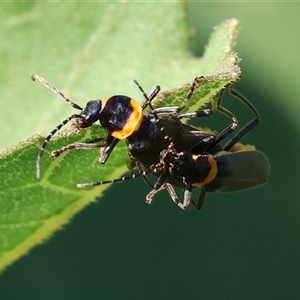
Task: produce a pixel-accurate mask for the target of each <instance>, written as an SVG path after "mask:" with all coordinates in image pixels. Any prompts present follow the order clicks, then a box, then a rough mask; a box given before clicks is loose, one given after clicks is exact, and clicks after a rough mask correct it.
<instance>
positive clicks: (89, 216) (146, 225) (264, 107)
mask: <svg viewBox="0 0 300 300" xmlns="http://www.w3.org/2000/svg"><path fill="white" fill-rule="evenodd" d="M6 5H7V6H6ZM9 5H10V4H2V6H3V11H2V13H1V14H2V15H0V17H1V20H2V26H1V28H2V29H1V31H2V32H1V36H2V38H1V41H2V46H1V48H2V50H1V66H2V68H1V73H2V74H1V75H2V76H1V79H0V86H1V90H2V92H1V91H0V93H1V98H2V99H1V104H0V105H1V110H2V112H5V113H3V116H2V117H1V118H2V119H1V123H2V129H3V130H2V132H1V135H2V137H1V144H0V145H1V147H0V148H1V149H4V148H5V147H7V146H11V145H14V144H15V143H17V142H18V141H20V140H22V139H26V138H28V137H30V136H31V135H32V134H34V133H35V132H36V131H38V130H42V129H40V128H41V127H42V124H41V123H40V122H39V121H38V120H39V119H40V116H38V117H35V118H34V120H32V114H31V115H30V117H29V116H28V115H29V114H30V112H31V111H32V110H34V109H35V106H43V105H44V110H46V114H45V115H43V116H42V118H43V119H44V118H45V119H46V121H47V122H48V121H49V120H50V121H49V122H48V125H47V126H49V127H47V128H45V129H43V130H45V131H44V132H42V134H46V133H48V132H49V131H50V130H51V129H52V128H54V126H55V125H57V120H61V119H63V117H64V116H66V115H68V112H70V109H68V107H66V106H65V107H64V106H63V105H62V104H61V102H60V101H57V102H58V103H57V106H55V107H54V108H51V109H49V110H48V111H47V101H44V100H43V99H44V98H47V96H49V99H51V101H52V99H54V97H52V98H50V97H51V96H52V95H48V94H49V93H48V91H45V90H43V88H42V87H41V88H38V87H37V86H36V85H34V84H32V83H31V81H30V75H31V74H32V73H34V72H37V73H40V74H41V75H44V76H45V77H47V76H46V74H47V73H48V72H49V73H50V72H51V74H52V76H54V74H56V75H57V76H56V77H53V78H52V79H51V78H48V79H49V80H50V81H52V82H53V79H55V80H54V81H56V82H60V86H59V88H60V89H61V90H62V91H64V92H65V93H66V94H67V95H69V96H70V97H71V98H72V99H73V97H72V93H73V91H72V90H71V88H70V87H72V83H73V82H76V81H75V79H74V77H76V66H72V68H73V69H72V68H71V66H70V64H71V62H72V61H71V59H70V57H72V56H73V54H72V53H70V49H72V45H71V46H70V45H68V46H69V47H68V51H66V50H65V48H64V39H63V38H61V39H57V38H56V37H55V38H53V41H55V42H57V41H59V43H57V44H54V45H53V41H52V40H51V39H49V40H48V43H43V44H40V43H38V41H39V38H42V35H43V34H44V32H43V28H41V30H40V31H35V32H34V35H32V36H31V35H29V36H22V34H19V32H18V31H20V32H21V33H22V30H24V29H22V28H24V27H26V26H29V25H28V24H27V21H28V20H29V19H32V18H33V19H34V18H35V16H36V14H35V11H36V10H37V7H39V8H40V7H41V6H43V5H44V4H43V3H35V2H31V3H16V4H11V5H10V6H9ZM52 5H53V10H54V9H55V10H57V11H60V5H62V4H61V3H52ZM72 5H78V13H77V14H75V15H74V18H81V19H82V21H83V22H86V23H87V26H90V25H91V24H94V23H96V22H97V18H99V19H101V18H102V17H105V16H101V14H99V15H95V18H94V19H91V17H90V15H85V13H86V11H88V10H91V9H93V10H95V8H97V9H98V11H101V5H104V4H103V3H93V4H92V3H84V4H79V3H78V4H72ZM119 5H130V4H124V3H122V4H121V3H120V4H119ZM139 5H144V4H142V3H140V4H139ZM168 5H170V13H172V9H171V7H173V5H176V4H174V3H169V4H168ZM4 8H5V9H4ZM49 8H51V6H50V7H49V5H48V7H47V9H49ZM63 9H66V6H64V7H62V9H61V11H62V13H63V12H64V11H63ZM299 10H300V4H299V3H271V2H269V3H268V2H264V3H257V2H253V3H251V2H247V3H246V2H245V3H243V2H239V3H236V2H234V3H228V2H223V3H222V2H219V3H213V2H212V3H206V2H205V3H194V2H193V3H192V2H191V3H188V4H187V12H186V13H187V16H188V18H189V24H188V25H189V28H192V29H193V33H194V37H193V39H192V42H191V45H190V48H191V51H192V52H193V53H194V54H195V55H198V56H200V55H201V54H202V52H203V51H204V46H205V44H206V43H207V41H208V38H209V35H210V34H211V32H212V28H213V27H214V26H215V25H217V24H219V23H221V22H222V21H224V20H225V19H228V18H237V19H238V20H240V21H241V25H242V30H241V32H240V35H239V37H238V42H237V46H236V51H237V52H238V54H239V56H240V57H241V58H242V59H243V60H242V62H241V67H242V72H243V78H242V80H241V81H240V82H239V83H237V84H236V85H235V88H236V89H238V91H240V92H241V93H243V94H244V95H245V96H247V98H248V99H250V100H251V101H252V103H253V104H254V105H255V106H256V108H257V109H258V111H259V112H260V115H261V120H262V121H261V124H260V125H259V128H257V129H256V130H254V131H253V132H252V133H251V134H249V135H248V136H247V137H246V138H245V139H244V140H243V142H245V143H250V144H252V143H253V144H255V145H256V147H257V148H258V149H260V150H262V151H263V152H264V153H266V154H267V155H268V157H269V159H270V163H271V175H270V178H269V183H268V184H267V185H265V186H263V187H260V188H258V189H254V190H249V191H244V192H240V193H234V194H211V195H208V197H207V201H206V204H205V207H204V209H203V211H201V212H197V211H195V210H194V209H192V208H191V209H190V210H188V211H186V212H183V211H181V210H180V209H178V208H177V207H176V206H175V205H174V204H173V203H172V202H171V201H170V199H169V198H168V195H167V193H165V192H162V193H160V194H159V195H158V196H157V197H156V198H155V202H154V203H153V204H152V205H150V206H149V205H146V204H145V203H144V197H145V194H146V193H147V191H148V187H147V186H146V185H144V184H143V183H142V182H141V181H140V180H135V181H129V182H126V183H123V184H116V185H114V186H113V187H112V188H111V189H109V191H108V192H107V193H106V195H105V197H104V198H103V199H101V201H98V202H96V203H94V204H92V205H90V206H88V207H87V208H86V209H84V210H83V211H82V212H81V213H80V214H78V215H77V216H76V217H75V218H74V219H73V220H72V222H71V224H69V225H67V226H65V228H64V230H61V231H60V232H58V233H56V234H55V235H54V236H53V237H52V238H50V239H49V240H48V241H47V242H45V243H44V244H43V245H41V246H38V247H36V248H35V249H33V250H32V251H31V252H30V253H29V255H27V256H25V257H23V258H21V259H20V260H19V261H17V262H16V263H15V264H14V265H12V266H11V267H9V268H8V269H7V270H6V271H4V273H3V274H1V275H0V298H1V299H25V298H27V299H33V298H35V299H58V298H60V299H62V298H63V299H79V298H80V299H96V298H98V299H105V298H106V299H108V298H110V299H111V298H128V299H129V298H130V299H142V298H143V299H146V298H147V299H151V298H152V299H153V298H157V299H159V298H170V299H171V298H172V299H191V298H194V299H204V298H205V299H216V298H223V299H224V298H230V299H238V298H239V299H242V298H244V299H246V298H247V299H250V298H251V299H267V298H268V299H271V298H281V299H283V298H285V299H287V298H289V299H299V298H300V259H299V249H300V218H299V216H300V205H299V203H300V202H299V196H298V188H297V186H298V180H299V177H300V176H299V175H300V174H299V173H300V171H299V164H300V158H299V156H298V155H299V149H300V147H299V144H300V141H299V137H300V136H299V127H300V126H299V124H300V122H299V116H300V103H299V96H298V95H299V92H298V89H299V87H298V86H299V84H298V78H299V75H298V72H299V71H298V69H299V65H300V64H299V61H300V59H299V54H298V52H299V46H300V37H299V33H298V31H299V25H300V20H299ZM9 13H11V16H10V15H9ZM51 13H53V12H52V11H50V10H48V11H45V15H44V18H46V19H47V16H48V14H49V15H50V14H51ZM119 14H120V15H118V16H116V20H115V21H116V22H117V21H118V18H121V17H122V11H121V12H119ZM145 17H146V16H145ZM22 18H23V19H22ZM26 18H27V19H26ZM166 18H167V16H166ZM50 20H51V22H53V19H50ZM37 21H38V20H37ZM18 22H20V24H19V23H18ZM49 22H50V21H49ZM57 22H58V24H59V25H60V26H63V24H60V23H59V22H60V18H59V15H58V18H57ZM151 22H159V19H158V20H155V19H154V20H151ZM37 24H39V23H38V22H37ZM55 25H57V24H54V23H51V24H48V27H49V28H50V27H51V26H55ZM65 25H66V26H67V25H68V24H65ZM149 26H151V23H149ZM174 26H176V24H174ZM11 28H15V29H14V30H16V31H15V33H16V34H15V35H11V32H13V30H12V29H11ZM49 30H50V29H49ZM62 30H63V29H62V28H61V27H59V26H58V27H57V29H56V34H57V36H59V35H60V34H62V32H61V31H62ZM73 30H74V32H73V33H72V32H70V34H73V35H74V37H76V39H75V38H74V41H73V43H74V48H76V47H77V44H80V28H73ZM105 30H106V28H105V26H104V27H103V28H100V29H99V31H100V32H103V33H105ZM45 31H47V29H45ZM24 32H25V31H24ZM8 33H10V34H8ZM45 34H46V33H45ZM16 38H18V39H19V40H18V41H16V40H15V39H16ZM149 39H150V40H151V37H149ZM25 40H27V42H26V46H27V45H28V44H29V43H28V40H29V41H30V42H31V43H32V49H26V50H27V51H26V55H24V53H23V52H22V51H24V49H23V48H22V44H23V43H25V42H24V41H25ZM160 42H162V41H153V44H155V43H160ZM69 43H70V42H69ZM10 44H11V46H10ZM7 45H8V46H7ZM16 45H19V46H18V47H16ZM27 47H28V46H27ZM130 47H138V45H128V44H125V45H124V48H125V50H126V51H128V55H130ZM48 48H49V49H50V50H49V51H50V53H51V55H50V56H45V53H46V52H45V51H46V50H47V49H48ZM7 49H8V50H7ZM93 50H95V49H93ZM107 51H111V52H113V49H108V50H107ZM144 51H145V56H146V57H147V48H145V49H144ZM86 54H87V55H85V56H83V58H80V57H79V58H78V59H79V60H80V59H81V60H83V59H86V60H87V61H85V63H86V64H88V65H91V66H92V67H93V69H94V73H86V74H85V73H84V72H83V74H82V75H81V76H82V78H83V77H84V80H85V81H83V82H82V85H83V86H84V85H85V84H86V85H87V86H88V83H89V81H93V80H95V79H96V80H98V85H99V90H100V94H101V95H105V92H106V86H107V85H108V83H106V82H105V75H106V73H107V72H115V73H116V79H115V81H116V82H113V83H112V84H117V82H119V81H122V75H123V73H122V72H123V71H122V61H118V62H115V63H117V64H118V65H119V69H117V68H116V67H115V66H114V65H112V66H111V68H109V69H107V68H106V69H105V68H103V67H102V66H101V64H100V61H101V57H100V58H99V62H98V61H97V62H96V63H95V62H94V61H90V60H88V58H86V57H89V55H88V54H89V53H86ZM135 59H136V61H137V63H138V62H139V63H143V61H142V62H140V61H139V58H135ZM170 59H171V58H170ZM21 60H23V61H21ZM116 60H117V58H116ZM98 63H99V65H98ZM158 67H159V66H157V65H156V66H155V67H154V68H155V69H154V70H152V69H151V70H149V72H148V76H149V77H148V78H147V79H146V84H148V85H149V87H151V86H152V85H154V84H160V81H159V80H160V77H159V75H157V73H158V72H159V68H158ZM171 68H172V66H170V71H171V72H172V69H171ZM62 72H64V75H61V74H62ZM68 72H69V73H70V76H68V75H67V74H68ZM72 72H73V73H72ZM119 72H120V73H119ZM152 72H153V74H154V76H153V77H154V79H153V78H152ZM45 73H46V74H45ZM131 73H132V74H130V76H131V77H132V78H137V79H140V78H139V77H138V75H137V76H136V74H135V69H134V65H133V66H132V69H131ZM74 74H75V75H74ZM170 74H172V73H170ZM83 75H84V76H83ZM127 75H128V74H127ZM198 75H201V74H198ZM64 76H68V77H67V78H65V77H64ZM142 79H143V80H144V78H142ZM190 79H191V78H190ZM168 80H169V81H168ZM168 80H166V81H164V79H162V85H164V86H167V85H171V84H172V76H170V78H169V79H168ZM158 81H159V82H158ZM184 82H186V78H184V79H183V82H181V83H184ZM53 83H54V82H53ZM176 84H178V82H176V83H174V86H176ZM64 85H66V86H67V87H68V89H67V90H65V89H64ZM102 85H103V87H102ZM22 87H24V90H25V91H26V94H24V92H23V91H24V90H23V89H22ZM75 87H76V85H75V86H74V87H73V88H75ZM129 87H130V88H131V83H129ZM169 87H173V86H169ZM80 88H81V87H80ZM125 88H126V90H127V86H125ZM125 88H124V89H125ZM17 89H20V90H21V91H22V94H20V95H18V94H16V92H18V91H17ZM134 89H135V87H134V86H133V90H134ZM32 90H38V94H39V95H40V98H39V99H35V98H34V97H33V95H35V97H36V95H37V94H33V93H34V92H33V91H32ZM99 90H98V91H97V90H92V91H91V90H89V89H87V90H85V91H84V89H81V92H82V94H81V95H79V96H80V97H81V98H82V99H86V98H87V97H88V99H93V98H97V97H99ZM135 92H136V91H135V90H134V92H133V93H135ZM31 93H32V94H31ZM136 93H137V92H136ZM70 94H71V95H70ZM128 94H129V92H128ZM15 95H18V97H17V98H14V97H15ZM77 99H79V98H78V94H77ZM20 101H21V102H26V108H27V109H26V110H25V111H24V106H23V107H22V110H20V111H19V110H18V102H20ZM49 101H50V100H49ZM74 101H76V102H77V100H74ZM81 104H84V100H83V102H81ZM62 107H63V108H62ZM226 107H228V108H230V109H231V110H232V111H234V113H235V114H236V115H238V118H239V119H241V120H243V118H246V119H247V118H249V114H248V112H247V111H245V109H244V108H243V107H240V106H239V105H237V104H236V102H235V101H228V102H226ZM59 114H61V115H59ZM54 115H55V118H53V119H54V120H53V124H52V123H51V122H52V117H53V116H54ZM250 117H251V116H250ZM205 121H206V120H205ZM28 124H30V125H28ZM30 126H31V127H30ZM205 126H208V127H212V128H214V129H215V128H216V124H215V121H214V120H207V123H205ZM25 132H26V133H25ZM24 135H25V136H24ZM0 217H1V216H0Z"/></svg>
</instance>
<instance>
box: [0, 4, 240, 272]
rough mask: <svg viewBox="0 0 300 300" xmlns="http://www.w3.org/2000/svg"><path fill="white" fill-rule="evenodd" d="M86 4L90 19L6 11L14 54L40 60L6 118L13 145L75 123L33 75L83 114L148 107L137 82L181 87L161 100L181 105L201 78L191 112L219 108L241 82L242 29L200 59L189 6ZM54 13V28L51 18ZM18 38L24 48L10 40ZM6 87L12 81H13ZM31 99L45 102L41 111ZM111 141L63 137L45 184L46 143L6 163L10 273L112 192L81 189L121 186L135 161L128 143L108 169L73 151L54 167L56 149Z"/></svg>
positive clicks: (60, 9) (22, 149)
mask: <svg viewBox="0 0 300 300" xmlns="http://www.w3.org/2000/svg"><path fill="white" fill-rule="evenodd" d="M56 4H57V3H56ZM84 5H85V7H84V11H85V12H86V14H87V15H84V16H83V15H82V14H79V13H78V11H80V10H81V9H83V8H82V7H81V6H82V4H80V3H59V5H53V3H40V2H39V3H35V4H32V3H31V4H30V5H29V4H28V5H24V6H23V7H22V10H21V11H19V10H17V8H16V6H14V5H12V4H11V5H6V6H4V8H3V9H4V11H6V12H7V13H8V12H9V13H10V14H3V15H2V22H4V24H6V27H7V31H6V32H5V33H2V38H3V39H2V40H8V41H9V42H8V43H11V44H10V45H6V46H5V47H6V48H5V47H4V48H5V49H6V50H7V51H8V49H14V51H20V49H17V48H16V45H17V43H19V42H20V41H23V42H24V43H25V46H24V48H23V49H25V50H28V49H30V51H31V52H30V53H29V51H24V54H22V53H21V54H20V55H19V57H21V58H22V60H23V61H24V62H25V63H24V64H21V63H20V65H22V67H21V69H20V74H21V76H24V77H25V78H27V77H28V82H27V81H26V84H25V83H23V84H25V85H26V89H27V85H28V86H30V93H28V91H27V90H26V89H24V87H23V89H22V82H21V83H19V82H16V83H15V86H14V89H12V90H11V93H12V97H13V98H14V99H22V101H21V103H20V105H15V103H14V102H13V101H10V103H7V104H9V105H11V110H9V109H6V110H4V111H5V113H7V115H6V117H3V118H4V119H3V121H5V122H6V123H7V124H11V125H12V127H11V128H10V131H9V134H10V136H11V134H12V132H21V134H22V136H23V137H24V136H26V135H25V134H26V132H33V131H34V130H36V129H39V130H42V131H43V132H45V133H48V132H49V131H51V130H52V129H53V128H55V127H56V126H57V125H58V124H59V123H60V122H61V120H63V119H65V118H66V117H67V116H68V115H70V114H71V113H67V112H66V111H65V110H66V109H68V108H67V107H66V105H64V104H63V103H62V101H61V100H60V99H56V98H55V96H54V95H52V94H51V93H50V92H49V91H48V90H46V89H44V87H42V86H41V85H40V86H39V85H38V84H35V85H34V84H32V83H31V82H30V81H29V80H30V75H31V74H32V73H35V72H37V73H40V75H42V76H44V77H45V78H46V79H47V80H50V78H49V77H52V78H56V82H60V84H59V86H58V88H59V89H60V90H61V91H62V92H63V93H64V94H65V95H66V96H67V97H69V98H70V99H72V101H75V100H74V98H76V99H80V98H83V99H84V100H83V102H81V103H78V104H79V105H80V106H84V104H85V102H87V101H88V99H90V98H99V95H100V97H102V96H105V95H112V94H120V93H121V94H127V95H132V96H133V97H135V98H136V99H142V97H141V95H140V94H139V91H138V89H137V88H136V87H135V85H134V84H132V83H131V80H132V78H137V79H139V80H140V81H141V82H143V84H142V85H143V87H144V84H145V86H147V87H148V88H149V89H150V88H151V87H152V86H153V85H155V84H157V83H160V84H161V85H162V86H163V90H165V86H172V87H173V89H172V90H169V91H165V92H162V93H161V94H160V95H159V96H158V98H157V100H156V102H155V106H156V107H161V106H164V105H180V103H181V102H182V101H183V100H184V99H185V97H186V95H187V92H188V91H189V86H190V83H191V82H192V80H193V78H194V77H196V76H200V75H205V78H206V80H205V82H204V83H203V84H200V85H199V86H198V87H197V90H196V93H195V96H194V97H193V98H192V99H191V102H190V103H189V106H188V109H189V110H194V109H197V108H199V107H201V106H202V105H203V104H204V103H209V102H210V101H211V99H212V97H213V96H214V95H215V94H216V93H217V92H218V91H219V90H220V89H221V88H223V87H224V86H225V85H226V84H228V83H230V82H234V81H235V80H237V79H238V78H239V76H240V69H239V67H238V66H237V63H238V59H237V57H236V56H235V55H234V54H233V53H232V51H233V49H232V47H233V45H234V41H235V38H236V35H237V32H238V29H239V25H238V23H237V21H235V20H228V21H226V22H224V23H222V24H221V25H220V26H218V27H217V28H216V30H215V32H214V33H213V34H212V37H211V39H210V42H209V44H208V46H207V48H206V52H205V54H204V57H203V58H202V59H195V58H191V57H190V55H189V54H188V53H187V49H188V31H187V29H186V20H185V14H184V9H183V4H181V3H177V4H174V5H169V4H168V3H158V2H157V3H143V5H140V4H135V3H101V4H90V3H88V4H86V3H85V4H84ZM86 5H89V7H90V9H89V10H86ZM19 9H20V8H19ZM45 12H47V18H46V20H45V18H44V17H43V15H44V13H45ZM166 16H168V17H167V18H166ZM154 20H155V21H154ZM20 24H21V25H23V26H21V27H22V30H20V32H21V33H20V34H19V32H17V31H16V30H15V28H16V27H18V26H20ZM58 30H63V31H64V33H65V34H66V35H65V36H64V38H61V37H59V36H58V35H57V33H58V32H59V31H58ZM12 32H13V33H14V34H15V36H18V37H19V38H20V39H16V38H13V39H11V40H10V39H9V36H10V34H12ZM29 33H30V35H29ZM6 35H7V36H6ZM27 36H31V37H32V36H33V37H34V38H33V39H31V40H30V42H31V43H33V45H32V47H26V42H27V41H26V38H25V37H27ZM41 45H43V46H42V49H41ZM45 49H46V50H47V51H46V50H45ZM25 57H26V59H25ZM43 60H44V63H45V64H46V65H47V67H45V68H44V67H41V65H40V64H41V63H42V62H43ZM16 64H17V63H14V65H16ZM24 65H25V66H24ZM4 67H5V66H4ZM6 67H7V72H8V73H9V74H10V78H12V77H13V76H12V74H13V73H12V72H13V69H12V67H11V66H10V65H9V63H7V65H6ZM62 69H64V73H63V72H62V71H61V70H62ZM28 72H30V73H28ZM47 74H51V76H48V75H47ZM170 74H171V76H170ZM18 76H19V75H18ZM97 79H98V82H97ZM50 81H51V80H50ZM185 82H189V83H187V84H184V83H185ZM1 84H2V85H5V84H7V82H5V80H3V81H2V82H1ZM99 89H100V91H99ZM25 90H26V91H27V92H26V93H25V92H24V91H25ZM145 90H146V88H145ZM87 94H88V96H87ZM24 95H26V96H24ZM74 95H75V96H76V97H74ZM24 97H25V99H24ZM45 97H49V99H51V101H50V100H48V101H45V99H43V98H45ZM50 97H52V98H50ZM29 99H36V104H34V103H33V102H31V101H29ZM75 102H76V101H75ZM70 110H71V108H69V111H70ZM8 112H9V113H8ZM24 112H26V120H24V118H22V119H21V122H22V123H21V122H16V128H15V129H16V130H14V127H13V126H14V125H13V124H14V123H13V122H12V119H13V118H12V115H14V116H15V115H16V116H17V117H19V116H24ZM45 112H46V113H45ZM10 113H11V115H10ZM17 120H18V121H19V119H17ZM28 124H30V125H28ZM20 125H21V126H20ZM28 126H29V127H28ZM30 126H31V127H30ZM29 128H30V129H29ZM17 129H19V130H17ZM4 134H5V132H4ZM104 136H105V132H104V131H103V130H102V129H101V128H100V127H99V126H96V125H94V126H92V128H90V129H88V130H83V131H82V132H81V133H80V134H79V135H68V134H63V135H61V136H60V137H59V138H57V139H55V140H53V141H51V142H50V143H49V144H48V146H47V149H46V151H45V153H44V156H43V159H42V176H41V179H40V180H38V179H36V177H35V173H36V170H35V164H36V157H37V154H38V151H39V148H40V146H41V143H42V141H43V138H39V137H37V136H35V137H33V138H31V139H29V140H28V141H26V142H24V143H21V144H19V145H18V146H16V147H14V148H11V149H9V150H6V151H5V152H4V153H3V154H2V156H1V160H0V176H1V180H2V189H1V191H0V215H1V219H0V227H1V231H0V269H4V268H5V267H6V266H8V265H9V264H11V263H12V262H13V261H15V260H16V259H18V258H19V257H20V256H21V255H23V254H25V253H26V252H27V251H28V250H29V249H31V248H32V247H33V246H35V245H37V244H39V243H41V242H42V241H44V240H45V239H46V238H47V237H49V235H51V234H52V233H53V232H54V231H55V230H57V229H58V228H60V227H61V226H62V225H64V224H66V223H67V222H68V221H69V220H70V218H71V217H72V216H73V215H74V214H75V213H76V212H78V211H79V210H81V209H82V208H83V207H84V206H86V205H87V204H88V203H90V202H92V201H94V200H95V199H96V198H98V197H100V196H101V195H102V193H103V191H104V190H105V189H106V188H107V186H99V187H96V188H89V189H77V188H76V183H82V182H94V181H99V180H105V179H111V178H117V177H119V176H120V175H121V174H122V173H124V172H125V171H126V167H125V163H126V161H127V159H128V156H127V150H126V144H125V142H121V143H120V145H118V147H116V149H115V150H114V152H113V154H112V155H111V157H110V158H109V160H108V162H107V163H106V164H105V165H100V164H99V162H98V157H99V150H98V149H94V150H76V151H70V152H67V153H65V154H63V155H61V156H60V157H59V158H57V159H55V160H52V159H50V158H49V153H50V151H51V150H54V149H59V148H61V147H62V146H65V145H67V144H70V143H73V142H75V141H76V142H80V141H86V140H89V139H93V138H94V137H104ZM20 139H21V138H20V136H19V140H20Z"/></svg>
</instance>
